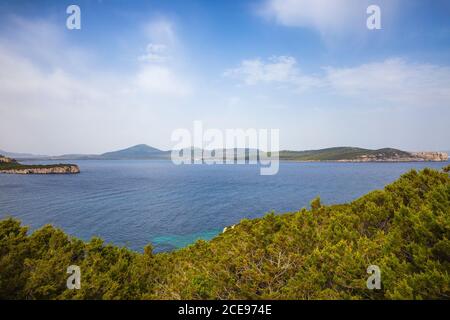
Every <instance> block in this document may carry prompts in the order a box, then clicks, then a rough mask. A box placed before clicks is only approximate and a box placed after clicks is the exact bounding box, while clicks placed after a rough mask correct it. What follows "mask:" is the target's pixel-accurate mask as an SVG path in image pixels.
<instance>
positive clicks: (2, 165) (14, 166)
mask: <svg viewBox="0 0 450 320" xmlns="http://www.w3.org/2000/svg"><path fill="white" fill-rule="evenodd" d="M0 157H3V156H2V155H0ZM10 160H11V162H2V161H0V170H18V169H50V168H58V167H62V166H73V164H62V163H58V164H29V165H28V164H21V163H19V162H17V161H16V160H15V159H10Z"/></svg>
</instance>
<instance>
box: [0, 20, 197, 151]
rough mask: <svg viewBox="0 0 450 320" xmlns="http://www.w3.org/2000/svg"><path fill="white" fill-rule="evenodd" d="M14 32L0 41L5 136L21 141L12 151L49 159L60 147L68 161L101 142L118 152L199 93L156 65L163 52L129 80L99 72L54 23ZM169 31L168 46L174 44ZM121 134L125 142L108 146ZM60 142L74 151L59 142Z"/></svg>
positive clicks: (29, 23)
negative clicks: (193, 93)
mask: <svg viewBox="0 0 450 320" xmlns="http://www.w3.org/2000/svg"><path fill="white" fill-rule="evenodd" d="M8 25H9V27H10V30H7V31H4V33H3V34H1V35H0V39H1V40H0V97H1V99H0V136H3V137H6V136H8V135H10V134H11V133H13V132H15V133H16V134H13V135H14V136H15V138H14V139H10V141H1V142H2V147H3V148H5V149H10V150H17V147H14V145H15V144H19V145H21V146H22V148H24V149H27V150H30V151H33V150H35V151H37V152H45V150H46V148H49V149H52V147H51V146H52V145H53V144H55V145H58V146H59V149H58V150H60V151H59V152H61V153H63V152H65V151H66V152H67V151H69V152H73V151H75V150H76V149H77V147H79V148H80V149H84V150H88V151H89V147H90V143H88V141H89V142H93V141H95V139H96V137H98V139H101V140H102V141H103V143H104V144H105V146H107V145H115V143H117V142H114V140H116V141H119V140H122V139H123V140H124V141H127V139H131V138H130V136H132V135H134V134H136V135H138V133H137V131H139V130H137V127H139V126H143V127H142V128H141V129H140V131H139V132H140V134H139V135H140V136H143V132H145V130H146V129H145V127H147V129H148V123H152V121H153V120H152V119H155V117H156V115H157V114H159V113H161V112H164V110H166V109H170V108H171V107H173V106H175V105H176V99H177V98H180V97H186V96H187V95H189V93H190V92H191V90H192V82H191V81H188V80H187V77H186V76H185V75H184V74H183V73H182V72H179V71H178V70H177V68H175V67H174V66H172V65H171V64H170V63H164V64H158V63H155V62H156V61H157V60H158V61H161V60H163V59H162V57H163V55H164V53H165V50H164V47H163V46H162V45H161V46H160V45H151V46H148V47H147V49H148V50H149V51H150V53H152V54H153V56H151V57H147V58H149V59H144V61H136V64H135V67H134V68H130V71H129V72H125V73H124V72H123V71H116V70H114V67H113V66H112V67H111V68H106V69H105V68H99V67H98V65H97V63H96V62H97V58H96V57H95V54H94V53H92V52H90V51H89V49H87V48H86V49H81V48H79V47H77V46H74V45H73V44H71V43H70V42H69V41H66V34H65V32H67V31H66V30H65V29H62V28H58V27H57V26H55V25H54V24H52V23H50V22H43V21H36V20H22V19H18V18H13V19H11V20H10V21H8ZM157 29H158V28H157ZM161 30H165V29H164V28H162V29H161ZM166 31H167V30H166ZM166 31H164V32H163V34H164V33H166V36H167V37H168V38H167V39H171V38H173V37H174V34H171V33H170V32H169V33H167V32H166ZM161 39H162V38H161ZM143 41H145V39H143ZM144 43H145V42H144ZM155 55H159V56H158V57H156V56H155ZM126 122H130V123H133V124H132V125H131V124H130V125H128V126H124V125H123V124H124V123H126ZM145 124H146V125H145ZM81 128H82V129H81ZM17 130H20V135H18V134H17V133H18V132H17ZM119 131H121V132H122V135H121V136H120V137H118V138H117V139H107V138H106V139H105V138H101V136H102V135H104V134H107V133H110V134H111V133H112V132H119ZM57 132H59V134H57ZM114 134H115V133H114ZM59 137H65V139H66V141H67V142H68V143H69V144H70V145H67V144H65V143H61V142H60V141H55V139H56V140H57V139H59ZM36 139H38V140H39V143H37V140H36ZM141 139H142V138H141ZM82 141H84V142H82ZM133 142H142V140H140V139H139V140H137V141H134V140H133ZM128 143H130V142H128ZM123 144H125V145H126V144H127V143H123ZM37 147H38V148H39V149H40V150H36V149H35V148H37ZM65 148H66V149H65ZM71 149H72V150H71ZM92 151H98V149H94V150H92ZM59 152H58V153H59Z"/></svg>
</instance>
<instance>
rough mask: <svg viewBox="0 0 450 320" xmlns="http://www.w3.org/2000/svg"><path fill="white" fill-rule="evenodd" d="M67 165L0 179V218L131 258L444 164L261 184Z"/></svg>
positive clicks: (288, 168) (164, 164) (322, 168)
mask: <svg viewBox="0 0 450 320" xmlns="http://www.w3.org/2000/svg"><path fill="white" fill-rule="evenodd" d="M70 162H71V163H76V164H78V165H79V167H80V169H81V173H80V174H77V175H4V174H3V175H0V218H4V217H7V216H13V217H16V218H19V219H21V220H22V222H23V223H24V224H26V225H29V226H31V227H32V229H36V228H39V227H41V226H43V225H45V224H53V225H55V226H57V227H60V228H62V229H63V230H64V231H65V232H67V233H68V234H70V235H73V236H76V237H79V238H82V239H84V240H89V239H90V238H91V237H92V236H100V237H102V238H103V239H105V241H106V242H109V243H113V244H116V245H125V246H128V247H129V248H131V249H134V250H139V251H141V250H142V249H143V247H144V246H145V245H146V244H148V243H152V244H153V245H154V246H155V249H156V251H164V250H171V249H174V248H178V247H183V246H185V245H187V244H189V243H192V242H194V241H195V240H196V239H200V238H203V239H210V238H212V237H214V236H215V235H216V234H218V233H219V232H221V230H222V229H223V228H224V227H225V226H227V225H231V224H235V223H237V222H239V220H241V219H242V218H255V217H261V216H262V215H264V213H266V212H269V211H271V210H275V211H276V212H286V211H293V210H298V209H300V208H302V207H305V206H308V205H309V202H310V201H311V199H313V198H314V197H316V196H320V197H321V199H322V201H323V202H324V203H326V204H332V203H342V202H346V201H350V200H353V199H356V198H358V197H359V196H361V195H363V194H365V193H367V192H368V191H371V190H374V189H381V188H383V187H384V185H386V184H387V183H390V182H392V181H394V180H395V179H397V178H398V177H399V176H400V175H401V174H402V173H404V172H406V171H408V170H409V169H412V168H415V169H421V168H424V167H432V168H436V169H440V168H442V167H443V166H445V165H447V164H448V163H442V162H441V163H295V162H282V163H281V164H280V170H279V173H278V174H277V175H274V176H261V175H259V167H258V166H256V165H214V166H208V165H182V166H175V165H173V164H172V163H171V162H170V161H101V160H82V161H70ZM34 163H37V162H34ZM40 163H51V162H49V161H47V162H40Z"/></svg>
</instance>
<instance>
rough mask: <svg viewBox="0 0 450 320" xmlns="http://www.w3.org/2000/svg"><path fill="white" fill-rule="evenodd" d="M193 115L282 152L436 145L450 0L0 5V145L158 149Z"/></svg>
mask: <svg viewBox="0 0 450 320" xmlns="http://www.w3.org/2000/svg"><path fill="white" fill-rule="evenodd" d="M71 4H76V5H78V6H79V7H80V10H81V29H79V30H69V29H68V28H67V27H66V20H67V18H68V17H69V14H67V13H66V9H67V7H68V6H69V5H71ZM373 4H375V5H378V6H379V8H380V10H381V11H380V12H381V29H379V30H369V29H368V28H367V26H366V20H367V18H368V17H369V14H367V12H366V10H367V7H368V6H369V5H373ZM196 120H199V121H202V123H203V126H204V127H205V128H217V129H219V130H225V129H234V128H242V129H248V128H255V129H279V130H280V148H281V149H290V150H305V149H319V148H326V147H333V146H355V147H364V148H371V149H377V148H383V147H394V148H399V149H403V150H407V151H441V150H450V143H449V141H450V126H449V120H450V2H449V1H445V0H442V1H440V0H435V1H425V0H371V1H366V0H314V1H312V0H311V1H307V0H250V1H244V0H240V1H235V0H227V1H221V0H215V1H211V0H210V1H208V0H179V1H175V0H161V1H156V0H146V1H137V0H135V1H118V0H116V1H108V0H103V1H93V0H91V1H78V0H71V1H56V0H55V1H38V0H34V1H25V0H14V1H5V0H0V149H1V150H6V151H9V152H27V153H36V154H48V155H58V154H66V153H103V152H107V151H111V150H117V149H121V148H125V147H129V146H132V145H135V144H141V143H145V144H148V145H151V146H153V147H156V148H160V149H164V150H167V149H171V147H172V146H173V145H174V144H175V143H174V142H173V141H171V134H172V132H173V131H174V130H176V129H179V128H186V129H188V130H192V128H193V122H194V121H196Z"/></svg>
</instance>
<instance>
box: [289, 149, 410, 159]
mask: <svg viewBox="0 0 450 320" xmlns="http://www.w3.org/2000/svg"><path fill="white" fill-rule="evenodd" d="M361 156H375V157H379V158H381V159H392V158H396V157H402V158H409V157H411V154H410V153H408V152H406V151H402V150H398V149H392V148H384V149H378V150H369V149H363V148H353V147H336V148H327V149H321V150H308V151H280V160H295V161H338V160H354V159H357V158H359V157H361Z"/></svg>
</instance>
